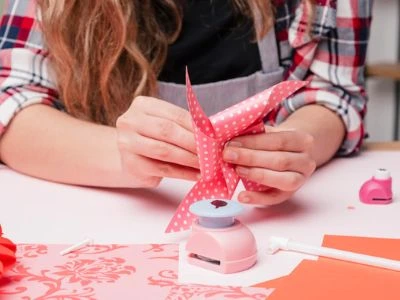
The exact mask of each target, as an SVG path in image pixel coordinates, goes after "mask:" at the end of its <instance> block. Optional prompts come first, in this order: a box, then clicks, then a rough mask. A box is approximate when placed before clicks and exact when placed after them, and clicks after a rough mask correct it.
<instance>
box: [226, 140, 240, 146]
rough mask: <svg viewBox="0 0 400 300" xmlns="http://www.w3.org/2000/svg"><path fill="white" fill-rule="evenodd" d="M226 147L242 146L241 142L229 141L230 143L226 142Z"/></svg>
mask: <svg viewBox="0 0 400 300" xmlns="http://www.w3.org/2000/svg"><path fill="white" fill-rule="evenodd" d="M227 146H229V147H242V146H243V144H242V143H241V142H237V141H231V142H228V145H227Z"/></svg>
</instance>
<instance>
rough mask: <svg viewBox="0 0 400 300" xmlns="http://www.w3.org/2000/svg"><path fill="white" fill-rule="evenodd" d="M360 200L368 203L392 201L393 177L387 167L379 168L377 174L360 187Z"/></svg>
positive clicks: (387, 202)
mask: <svg viewBox="0 0 400 300" xmlns="http://www.w3.org/2000/svg"><path fill="white" fill-rule="evenodd" d="M359 197H360V201H361V202H363V203H366V204H389V203H391V202H392V198H393V193H392V177H391V176H390V172H389V171H388V170H386V169H378V170H376V172H375V175H374V176H373V177H372V178H371V179H369V180H367V181H366V182H365V183H364V184H363V185H362V186H361V188H360V192H359Z"/></svg>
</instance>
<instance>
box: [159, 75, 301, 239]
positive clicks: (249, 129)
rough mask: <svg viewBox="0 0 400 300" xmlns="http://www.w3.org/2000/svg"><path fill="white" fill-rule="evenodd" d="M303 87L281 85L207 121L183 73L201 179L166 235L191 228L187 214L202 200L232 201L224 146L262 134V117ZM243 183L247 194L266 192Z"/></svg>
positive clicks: (234, 178) (233, 176) (232, 179)
mask: <svg viewBox="0 0 400 300" xmlns="http://www.w3.org/2000/svg"><path fill="white" fill-rule="evenodd" d="M306 85H307V82H305V81H284V82H281V83H279V84H277V85H274V86H273V87H271V88H269V89H267V90H265V91H263V92H261V93H259V94H256V95H254V96H252V97H250V98H248V99H246V100H244V101H242V102H240V103H238V104H236V105H233V106H231V107H229V108H227V109H225V110H223V111H221V112H219V113H217V114H215V115H213V116H211V117H207V115H206V114H205V113H204V111H203V109H202V108H201V106H200V104H199V102H198V100H197V97H196V95H195V93H194V91H193V89H192V86H191V83H190V79H189V74H188V72H187V71H186V97H187V101H188V106H189V111H190V113H191V115H192V119H193V126H194V131H195V138H196V146H197V153H198V157H199V162H200V172H201V179H200V180H199V181H198V182H197V183H196V184H195V185H194V186H193V188H192V189H191V190H190V191H189V193H188V194H187V195H186V197H185V198H184V199H183V201H182V202H181V203H180V205H179V207H178V209H177V210H176V212H175V214H174V216H173V217H172V219H171V221H170V222H169V224H168V226H167V229H166V231H165V232H167V233H168V232H178V231H182V230H187V229H189V228H190V227H191V225H192V222H193V220H194V218H195V217H194V216H193V215H192V214H191V213H190V212H189V206H190V205H191V204H192V203H194V202H196V201H199V200H203V199H213V198H224V199H231V198H232V195H233V193H234V192H235V189H236V187H237V184H238V182H239V180H240V178H239V177H238V175H237V173H236V172H235V169H234V168H233V166H232V165H231V164H228V163H226V162H224V161H223V159H222V151H223V149H224V146H225V144H226V143H227V142H228V141H229V140H231V139H232V138H234V137H237V136H239V135H245V134H255V133H262V132H264V122H263V119H264V117H265V116H266V115H267V114H268V113H269V112H271V111H272V110H273V109H274V108H275V107H276V106H277V105H278V104H279V103H280V102H281V101H283V100H284V99H286V98H288V97H289V96H291V95H292V94H293V93H294V92H296V91H297V90H298V89H300V88H302V87H304V86H306ZM242 181H243V184H244V186H245V188H246V189H247V190H252V191H263V190H265V189H267V187H266V186H262V185H260V184H258V183H256V182H251V181H248V180H245V179H242Z"/></svg>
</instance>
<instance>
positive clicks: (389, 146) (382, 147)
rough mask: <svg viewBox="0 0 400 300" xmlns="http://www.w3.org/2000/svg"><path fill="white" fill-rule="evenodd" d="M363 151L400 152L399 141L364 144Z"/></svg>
mask: <svg viewBox="0 0 400 300" xmlns="http://www.w3.org/2000/svg"><path fill="white" fill-rule="evenodd" d="M364 149H365V150H368V151H378V150H379V151H400V141H397V142H371V143H366V144H365V145H364Z"/></svg>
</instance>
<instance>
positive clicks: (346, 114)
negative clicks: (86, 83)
mask: <svg viewBox="0 0 400 300" xmlns="http://www.w3.org/2000/svg"><path fill="white" fill-rule="evenodd" d="M273 1H274V3H275V6H276V20H275V31H276V37H277V43H278V46H279V47H278V49H279V57H280V64H281V65H282V66H283V67H285V69H286V76H285V79H287V80H293V79H297V80H308V81H310V85H309V86H308V87H307V88H306V89H303V90H302V91H301V92H299V93H297V94H296V95H295V96H293V97H292V98H290V99H287V100H286V101H285V102H284V103H283V104H282V105H281V106H280V107H279V108H278V109H277V110H276V111H275V112H274V113H273V114H271V115H270V122H271V123H280V122H282V121H283V120H284V119H285V118H287V117H288V116H289V115H290V114H291V113H293V112H294V111H295V110H297V109H299V108H300V107H302V106H304V105H307V104H314V103H317V104H320V105H323V106H325V107H327V108H329V109H331V110H332V111H334V112H335V113H337V114H338V115H339V116H340V117H341V118H342V120H343V123H344V124H345V125H346V129H347V135H346V138H345V140H344V141H343V144H342V146H341V148H340V150H339V154H341V155H346V154H350V153H353V152H356V151H358V150H359V148H360V145H361V143H362V140H363V136H364V130H363V122H362V120H363V118H364V116H365V113H366V94H365V87H364V63H365V58H366V50H367V44H368V38H369V29H370V23H371V6H372V4H371V2H372V0H316V13H315V16H314V20H313V21H312V24H311V33H312V35H311V36H312V37H310V35H308V34H307V24H308V17H307V14H306V10H305V9H304V6H303V4H301V0H291V1H288V0H273ZM56 86H57V85H56V78H55V76H54V74H52V72H51V66H50V62H49V59H48V52H47V50H46V48H45V46H44V44H43V40H42V36H41V32H40V29H39V26H38V18H37V10H36V1H35V0H8V1H7V4H6V7H5V12H4V15H3V17H2V19H1V24H0V88H1V91H0V135H1V134H2V133H3V132H4V131H5V130H6V127H7V125H8V124H9V123H10V121H11V120H12V118H13V117H14V116H15V115H16V114H17V113H18V112H19V111H21V109H23V108H24V107H27V106H29V105H32V104H36V103H42V104H47V105H51V106H54V107H55V108H57V109H62V108H63V105H62V101H61V100H60V99H59V97H58V92H57V88H56Z"/></svg>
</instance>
